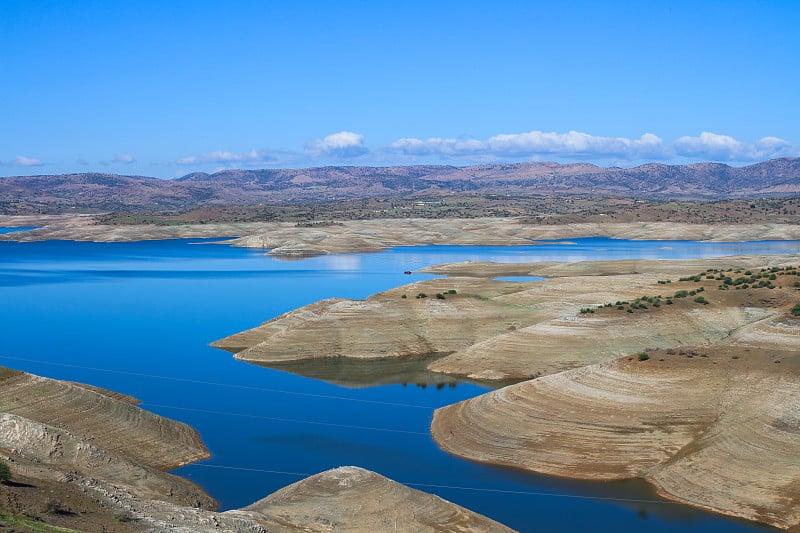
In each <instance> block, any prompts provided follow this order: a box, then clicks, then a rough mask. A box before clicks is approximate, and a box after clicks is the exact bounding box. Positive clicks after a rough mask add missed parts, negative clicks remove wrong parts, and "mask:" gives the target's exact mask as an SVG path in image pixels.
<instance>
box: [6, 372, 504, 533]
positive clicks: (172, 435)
mask: <svg viewBox="0 0 800 533" xmlns="http://www.w3.org/2000/svg"><path fill="white" fill-rule="evenodd" d="M136 403H137V400H135V399H134V398H131V397H127V396H124V395H121V394H118V393H114V392H111V391H107V390H104V389H100V388H98V387H92V386H88V385H82V384H79V383H71V382H65V381H58V380H53V379H48V378H43V377H39V376H35V375H32V374H27V373H23V372H18V371H14V370H10V369H6V368H2V367H0V460H3V461H4V462H6V463H7V464H8V465H9V466H10V468H11V472H12V480H13V481H14V483H11V484H8V485H5V484H0V528H4V527H6V526H8V527H12V526H16V527H20V528H22V527H23V526H24V525H25V524H28V523H30V524H33V523H41V522H44V523H47V524H52V525H55V526H59V527H68V528H70V529H78V530H81V531H104V532H117V531H120V532H121V531H152V532H160V531H179V532H187V533H188V532H193V533H194V532H206V531H208V532H212V531H213V532H219V531H228V532H245V531H252V532H259V533H264V532H266V531H270V532H272V531H275V532H291V531H329V530H331V529H335V530H346V531H364V532H368V531H395V530H397V531H408V532H416V531H485V532H495V531H496V532H509V531H512V530H510V529H508V528H506V527H504V526H502V525H501V524H498V523H497V522H494V521H492V520H490V519H488V518H486V517H483V516H481V515H478V514H477V513H473V512H471V511H469V510H467V509H464V508H462V507H460V506H458V505H455V504H453V503H450V502H447V501H445V500H442V499H441V498H438V497H436V496H433V495H430V494H426V493H423V492H420V491H417V490H413V489H410V488H408V487H406V486H404V485H401V484H399V483H396V482H394V481H392V480H389V479H387V478H384V477H382V476H380V475H378V474H376V473H374V472H369V471H366V470H363V469H360V468H356V467H343V468H338V469H334V470H330V471H327V472H323V473H321V474H317V475H315V476H312V477H310V478H307V479H304V480H301V481H299V482H297V483H295V484H293V485H290V486H289V487H286V488H284V489H282V490H280V491H278V492H276V493H274V494H272V495H270V496H268V497H266V498H264V499H263V500H260V501H258V502H256V503H254V504H253V505H251V506H248V507H247V508H245V509H242V510H233V511H227V512H224V513H218V512H214V511H213V508H214V507H215V506H216V503H215V502H214V501H213V500H212V499H211V498H210V497H209V496H208V495H206V494H205V493H204V492H203V491H202V490H201V489H200V488H199V487H197V486H195V485H194V484H192V483H190V482H189V481H187V480H185V479H183V478H180V477H177V476H173V475H170V474H168V473H166V472H165V470H169V469H173V468H175V467H177V466H179V465H183V464H186V463H189V462H193V461H196V460H198V459H203V458H206V457H208V451H207V450H206V448H205V447H204V445H203V443H202V442H201V441H200V438H199V436H198V435H197V432H196V431H194V430H193V429H192V428H190V427H189V426H186V425H185V424H182V423H179V422H175V421H173V420H169V419H166V418H163V417H161V416H158V415H155V414H153V413H150V412H147V411H144V410H141V409H139V408H138V407H136V406H135V404H136ZM387 509H388V510H390V511H389V512H387ZM8 515H11V516H12V517H14V520H17V522H15V523H12V522H8V523H7V522H6V518H4V516H8ZM20 517H21V518H20ZM20 520H21V522H19V521H20ZM20 523H21V524H22V525H20ZM9 524H10V525H9ZM395 525H396V526H397V527H396V528H395ZM37 530H38V529H37Z"/></svg>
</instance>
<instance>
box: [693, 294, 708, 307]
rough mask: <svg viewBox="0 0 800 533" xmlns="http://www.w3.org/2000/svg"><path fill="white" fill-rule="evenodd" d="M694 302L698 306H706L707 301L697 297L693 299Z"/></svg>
mask: <svg viewBox="0 0 800 533" xmlns="http://www.w3.org/2000/svg"><path fill="white" fill-rule="evenodd" d="M694 301H695V302H696V303H699V304H703V305H708V300H706V299H705V298H703V297H702V296H698V297H697V298H695V299H694Z"/></svg>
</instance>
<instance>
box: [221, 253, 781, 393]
mask: <svg viewBox="0 0 800 533" xmlns="http://www.w3.org/2000/svg"><path fill="white" fill-rule="evenodd" d="M792 259H794V258H793V257H778V256H774V257H771V258H769V259H764V258H763V257H741V258H726V259H713V260H711V259H707V260H690V261H648V260H638V261H636V260H626V261H604V262H580V263H532V264H516V265H513V264H509V265H500V264H492V263H462V264H457V265H443V266H439V267H432V268H430V269H426V271H428V272H434V273H438V274H453V275H455V276H457V277H450V278H443V279H434V280H429V281H422V282H418V283H413V284H410V285H406V286H403V287H400V288H397V289H392V290H389V291H386V292H382V293H379V294H376V295H373V296H370V297H369V298H367V299H366V300H363V301H354V300H342V299H332V300H324V301H322V302H317V303H315V304H311V305H309V306H306V307H303V308H300V309H298V310H295V311H291V312H289V313H286V314H284V315H282V316H280V317H277V318H275V319H272V320H270V321H268V322H266V323H264V324H262V325H261V326H259V327H257V328H254V329H252V330H248V331H246V332H243V333H239V334H235V335H232V336H230V337H228V338H225V339H222V340H219V341H217V342H215V343H213V345H214V346H216V347H218V348H223V349H226V350H228V351H231V352H234V353H236V357H237V358H239V359H242V360H246V361H250V362H255V363H258V364H263V365H270V364H275V363H284V362H286V361H298V360H318V359H322V358H353V359H371V358H372V359H381V358H390V357H420V356H423V355H430V354H438V355H439V356H441V358H439V359H438V360H435V361H433V362H431V363H430V364H429V365H428V368H429V369H430V370H432V371H434V372H439V373H445V374H449V375H457V376H466V377H469V378H471V379H477V380H509V379H511V380H520V379H527V378H530V377H534V376H539V375H543V374H550V373H553V372H559V371H562V370H566V369H569V368H576V367H579V366H583V365H587V364H592V363H595V362H599V361H603V360H608V359H613V358H615V357H619V356H621V355H623V354H627V353H630V352H632V351H635V350H638V349H642V348H644V347H659V346H661V347H673V346H681V345H700V344H713V343H719V342H722V341H723V340H725V339H727V338H728V337H729V336H730V335H731V334H732V333H733V332H735V331H738V330H739V329H740V328H743V327H744V326H746V325H748V324H751V323H756V322H759V323H761V324H762V326H761V327H765V326H763V324H767V323H768V322H766V320H767V319H768V318H769V317H772V316H777V315H779V314H781V313H782V312H784V311H785V306H786V305H788V303H789V302H790V295H791V294H793V293H794V292H795V290H794V288H793V287H788V286H787V287H785V288H783V289H779V288H776V289H773V290H768V289H758V290H754V291H750V292H753V294H754V295H755V296H750V292H748V291H719V290H717V289H716V287H717V285H718V284H719V283H720V282H719V281H716V280H705V279H704V280H702V282H691V281H689V282H679V281H677V278H679V277H680V276H681V275H687V274H694V273H696V271H699V270H703V269H705V268H709V266H715V267H716V268H724V269H727V268H732V269H733V268H735V269H746V268H755V267H756V266H759V267H760V266H761V264H762V263H764V262H765V261H766V262H768V263H769V264H770V265H773V264H776V265H777V264H784V263H787V261H791V260H792ZM502 275H532V276H535V275H546V276H551V277H549V278H548V279H546V280H544V281H538V282H522V283H518V282H502V281H495V280H492V279H489V277H490V276H502ZM466 276H472V277H466ZM477 276H484V277H477ZM664 278H667V279H670V281H671V283H670V284H668V285H662V284H659V283H658V281H665V279H664ZM786 279H787V280H788V281H787V285H789V284H790V283H793V282H794V279H795V278H794V277H791V279H788V278H786ZM673 280H674V282H672V281H673ZM699 287H703V288H704V289H707V291H708V292H706V293H704V294H705V295H706V297H707V298H708V299H709V300H710V301H711V305H700V304H697V303H695V302H694V301H693V299H692V298H686V299H675V300H674V303H673V304H672V305H671V306H669V308H667V306H662V307H660V308H658V309H656V308H653V309H649V310H647V311H646V312H645V311H643V310H637V311H636V312H632V313H626V312H617V311H616V310H615V311H614V312H604V313H591V314H581V313H579V311H580V310H581V309H583V308H589V307H596V306H598V305H602V304H606V303H614V302H616V301H619V300H633V299H635V298H638V297H640V296H642V295H653V296H655V295H670V296H671V295H672V293H673V292H675V291H677V290H680V289H688V290H695V289H697V288H699ZM452 291H455V294H451V292H452ZM421 294H424V295H425V297H424V298H420V297H419V296H420V295H421ZM436 294H439V295H440V297H439V298H437V297H436V296H435V295H436ZM763 298H768V300H765V301H761V299H763ZM777 307H780V308H781V309H783V310H780V309H776V308H777ZM615 308H616V306H615ZM746 331H751V332H753V333H751V334H756V333H755V332H757V331H758V330H757V329H751V330H746ZM744 334H745V333H744V330H743V331H742V333H741V335H744ZM790 336H791V335H790ZM296 371H297V372H302V368H301V367H298V368H297V369H296Z"/></svg>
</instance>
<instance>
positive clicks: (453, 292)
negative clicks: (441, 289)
mask: <svg viewBox="0 0 800 533" xmlns="http://www.w3.org/2000/svg"><path fill="white" fill-rule="evenodd" d="M447 294H458V293H457V292H456V290H455V289H450V290H449V291H447Z"/></svg>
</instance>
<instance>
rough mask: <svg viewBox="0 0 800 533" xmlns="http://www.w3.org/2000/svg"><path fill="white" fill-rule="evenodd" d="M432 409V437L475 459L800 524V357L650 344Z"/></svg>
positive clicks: (793, 353) (785, 524)
mask: <svg viewBox="0 0 800 533" xmlns="http://www.w3.org/2000/svg"><path fill="white" fill-rule="evenodd" d="M646 353H647V356H648V357H649V359H647V360H644V361H640V360H639V358H638V356H635V357H627V358H622V359H618V360H615V361H609V362H603V363H598V364H595V365H590V366H586V367H583V368H578V369H575V370H570V371H567V372H562V373H558V374H554V375H549V376H545V377H541V378H538V379H534V380H531V381H526V382H524V383H520V384H517V385H512V386H509V387H506V388H503V389H500V390H497V391H494V392H491V393H488V394H484V395H482V396H479V397H477V398H473V399H471V400H467V401H465V402H461V403H459V404H456V405H452V406H448V407H444V408H442V409H439V410H437V411H436V413H435V415H434V420H433V423H432V426H431V431H432V432H433V435H434V438H435V439H436V441H437V442H438V443H439V445H440V446H441V447H442V448H443V449H445V450H446V451H448V452H450V453H453V454H455V455H459V456H461V457H465V458H468V459H471V460H475V461H481V462H487V463H492V464H498V465H505V466H513V467H516V468H524V469H527V470H532V471H536V472H543V473H547V474H554V475H561V476H569V477H574V478H584V479H597V480H606V479H624V478H632V477H641V478H644V479H646V480H647V481H649V482H650V483H652V484H653V485H655V487H656V488H657V489H658V491H659V492H660V493H661V494H663V495H664V496H666V497H667V498H670V499H674V500H679V501H682V502H686V503H689V504H692V505H695V506H698V507H704V508H706V509H710V510H713V511H716V512H722V513H725V514H729V515H733V516H738V517H743V518H747V519H749V520H756V521H759V522H763V523H767V524H771V525H774V526H777V527H781V528H788V527H797V526H798V524H799V523H800V484H798V479H800V356H798V353H797V352H796V351H794V350H792V351H776V350H774V349H771V350H763V349H748V348H742V347H730V346H724V347H719V346H717V347H710V348H705V347H703V348H693V349H683V350H649V351H647V352H646Z"/></svg>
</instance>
